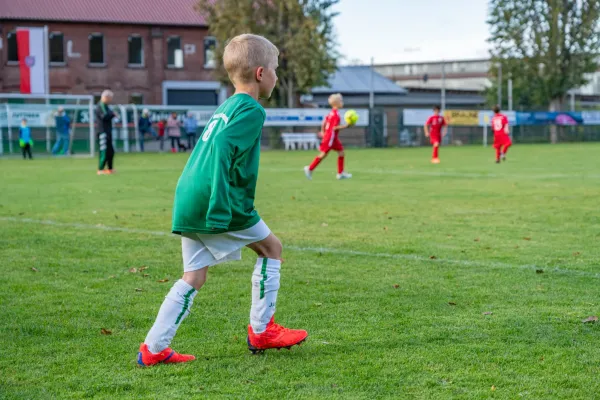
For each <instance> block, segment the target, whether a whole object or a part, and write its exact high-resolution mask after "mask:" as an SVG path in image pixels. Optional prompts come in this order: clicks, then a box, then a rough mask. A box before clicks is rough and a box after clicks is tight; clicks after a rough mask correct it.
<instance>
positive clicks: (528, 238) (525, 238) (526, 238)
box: [523, 237, 531, 240]
mask: <svg viewBox="0 0 600 400" xmlns="http://www.w3.org/2000/svg"><path fill="white" fill-rule="evenodd" d="M523 240H531V238H530V237H524V238H523Z"/></svg>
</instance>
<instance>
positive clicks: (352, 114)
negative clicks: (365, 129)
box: [344, 110, 358, 125]
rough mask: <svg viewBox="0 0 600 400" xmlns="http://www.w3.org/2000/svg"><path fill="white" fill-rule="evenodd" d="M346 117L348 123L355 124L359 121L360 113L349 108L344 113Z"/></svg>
mask: <svg viewBox="0 0 600 400" xmlns="http://www.w3.org/2000/svg"><path fill="white" fill-rule="evenodd" d="M344 119H345V120H346V123H347V124H348V125H355V124H356V123H357V122H358V113H357V112H356V111H354V110H348V111H346V114H344Z"/></svg>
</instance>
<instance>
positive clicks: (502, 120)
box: [492, 114, 509, 137]
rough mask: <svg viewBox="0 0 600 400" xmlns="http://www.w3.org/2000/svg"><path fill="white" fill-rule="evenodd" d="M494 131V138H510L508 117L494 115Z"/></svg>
mask: <svg viewBox="0 0 600 400" xmlns="http://www.w3.org/2000/svg"><path fill="white" fill-rule="evenodd" d="M492 129H493V130H494V136H501V137H503V136H504V135H507V136H508V134H509V132H508V118H506V115H504V114H496V115H494V118H492Z"/></svg>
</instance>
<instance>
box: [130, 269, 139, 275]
mask: <svg viewBox="0 0 600 400" xmlns="http://www.w3.org/2000/svg"><path fill="white" fill-rule="evenodd" d="M129 272H131V273H132V274H135V273H136V272H138V270H137V268H129Z"/></svg>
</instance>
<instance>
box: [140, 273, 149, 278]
mask: <svg viewBox="0 0 600 400" xmlns="http://www.w3.org/2000/svg"><path fill="white" fill-rule="evenodd" d="M142 276H143V277H144V278H147V277H149V276H150V274H143V275H142Z"/></svg>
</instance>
